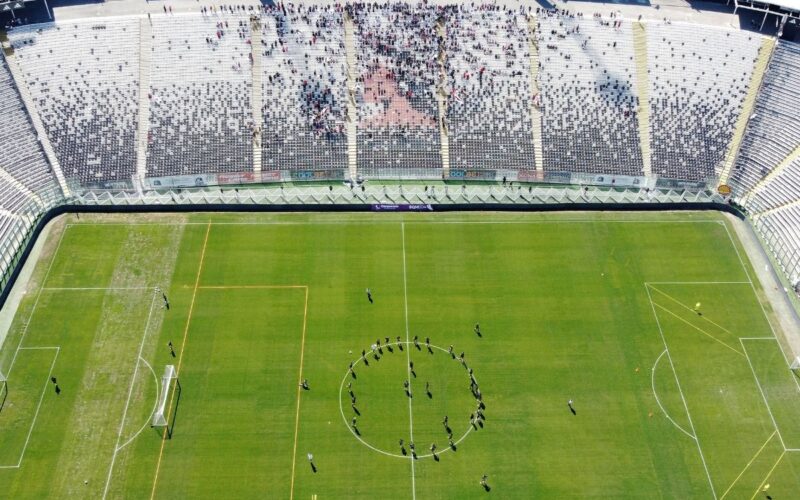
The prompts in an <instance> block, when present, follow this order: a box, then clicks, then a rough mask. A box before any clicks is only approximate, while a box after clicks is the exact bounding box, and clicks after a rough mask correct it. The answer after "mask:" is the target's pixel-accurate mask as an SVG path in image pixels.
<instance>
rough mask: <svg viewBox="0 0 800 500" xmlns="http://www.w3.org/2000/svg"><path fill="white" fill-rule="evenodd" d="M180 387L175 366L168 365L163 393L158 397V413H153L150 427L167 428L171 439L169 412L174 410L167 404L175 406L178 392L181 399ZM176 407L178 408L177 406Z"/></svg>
mask: <svg viewBox="0 0 800 500" xmlns="http://www.w3.org/2000/svg"><path fill="white" fill-rule="evenodd" d="M180 387H181V385H180V382H179V380H178V372H177V371H176V370H175V365H167V366H166V367H164V375H163V376H162V377H161V392H160V393H159V397H158V406H156V411H155V413H153V421H152V423H151V424H150V426H151V427H166V428H167V433H168V434H169V435H170V437H171V434H172V431H171V429H170V422H169V415H168V412H170V411H172V408H168V407H167V402H168V401H169V402H170V405H169V406H170V407H172V406H173V405H172V400H173V398H174V395H175V393H176V392H177V393H178V397H180ZM175 406H177V404H176V405H175Z"/></svg>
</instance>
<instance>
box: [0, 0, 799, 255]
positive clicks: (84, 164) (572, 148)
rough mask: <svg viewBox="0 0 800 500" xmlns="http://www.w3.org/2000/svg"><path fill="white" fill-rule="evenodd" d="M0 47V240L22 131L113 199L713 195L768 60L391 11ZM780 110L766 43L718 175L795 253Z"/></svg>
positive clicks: (32, 180) (530, 15)
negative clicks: (478, 185) (592, 183)
mask: <svg viewBox="0 0 800 500" xmlns="http://www.w3.org/2000/svg"><path fill="white" fill-rule="evenodd" d="M351 23H352V24H351ZM351 27H352V31H351ZM532 27H534V28H535V29H532ZM148 28H149V29H148ZM634 28H635V30H634ZM351 35H352V38H351ZM143 36H145V37H146V39H145V40H143V39H142V37H143ZM532 36H533V39H531V37H532ZM8 38H9V41H10V44H11V49H12V50H13V54H14V55H13V58H14V60H16V63H17V64H18V66H19V69H20V72H19V73H18V72H16V66H15V65H14V64H12V66H11V68H12V69H14V70H15V72H14V75H21V77H20V76H16V78H20V81H16V82H15V81H14V76H12V73H11V72H10V71H9V67H8V66H7V64H6V62H5V59H3V60H2V64H1V65H0V114H1V115H2V116H3V125H4V131H5V132H6V133H5V136H4V141H3V155H2V157H1V158H0V161H1V162H2V163H1V164H0V168H2V170H3V172H0V175H2V176H3V177H4V179H5V181H3V179H0V239H3V238H5V237H7V236H11V235H12V233H13V231H20V230H22V229H21V228H27V227H29V226H30V223H29V221H28V220H27V216H28V214H30V213H33V212H31V210H33V211H34V212H35V211H36V210H37V209H36V208H35V206H37V205H36V204H38V203H41V202H40V201H39V200H38V198H39V194H41V193H48V194H50V195H52V193H53V192H54V189H53V188H54V186H55V185H56V181H55V173H54V172H53V170H52V169H51V166H50V165H49V163H48V161H47V158H46V156H45V154H44V152H43V146H42V144H40V142H39V140H38V139H37V135H36V132H35V129H34V127H33V125H32V123H35V124H36V127H37V128H38V127H39V120H38V119H39V118H41V122H42V124H43V126H44V130H45V132H46V136H47V139H49V142H50V144H52V146H53V151H54V153H55V156H56V158H57V159H58V163H59V164H60V166H61V169H62V170H63V173H64V175H65V177H66V180H67V183H68V185H70V186H76V187H83V188H86V189H88V190H93V189H97V190H104V189H112V190H114V189H127V190H129V191H130V192H132V190H130V188H132V187H134V183H133V181H132V179H134V178H135V176H136V174H137V164H138V165H139V167H140V168H143V169H144V174H145V175H146V176H147V177H151V178H152V177H162V176H176V175H185V174H191V175H202V174H215V173H226V172H236V173H238V172H253V171H254V170H257V169H258V168H259V166H260V168H261V169H262V170H265V171H277V170H281V171H284V172H285V171H290V172H292V173H293V174H294V173H295V172H298V171H310V170H315V171H316V170H321V171H327V172H335V173H337V175H335V176H333V175H332V176H330V177H324V176H323V178H326V179H328V180H330V179H336V178H339V177H341V178H344V177H345V176H346V175H349V173H350V172H348V166H350V167H352V165H353V164H354V163H355V164H356V166H357V170H356V173H357V174H358V175H361V176H365V177H383V178H431V177H439V176H442V175H444V173H445V171H444V169H443V159H444V158H446V159H448V160H449V167H450V169H451V170H450V173H451V175H453V171H454V170H481V171H483V172H481V175H482V174H484V173H486V174H487V177H486V178H490V179H495V178H496V177H495V176H494V173H495V172H497V171H501V170H502V171H503V173H500V174H498V177H499V176H504V175H505V173H504V172H505V171H506V170H510V171H514V170H517V171H530V170H532V169H534V168H536V165H537V163H538V164H539V166H540V167H542V168H543V170H544V171H543V172H541V171H539V172H536V175H535V176H526V177H525V178H526V179H530V178H536V179H545V180H552V181H554V182H578V181H577V180H576V179H581V180H582V179H590V180H591V179H592V176H590V175H576V174H599V175H598V177H600V176H606V175H607V174H610V175H611V176H617V175H631V176H642V175H646V174H648V172H647V171H645V169H646V168H647V165H645V162H646V158H648V157H649V158H650V162H649V165H650V166H651V171H650V172H649V175H650V176H651V177H657V178H659V179H658V180H659V181H660V182H659V183H652V184H648V185H656V186H659V187H661V186H670V187H674V188H676V189H679V188H680V186H681V185H682V184H681V182H682V181H700V182H701V183H702V182H707V184H708V186H709V187H715V182H716V181H717V179H718V177H719V176H720V174H721V173H722V169H723V165H724V164H725V160H726V154H727V153H728V150H729V148H731V146H732V138H733V137H734V132H736V134H737V135H736V138H737V140H736V141H733V143H734V144H733V145H734V146H735V145H736V143H737V141H738V138H739V137H740V136H739V133H740V132H741V131H742V128H738V131H737V130H736V126H737V121H738V120H739V119H740V116H741V113H742V110H743V109H749V104H750V103H751V102H752V101H750V100H747V107H746V108H745V107H744V104H745V99H746V97H747V96H748V91H749V90H755V89H750V88H749V86H750V84H751V80H753V78H752V77H753V72H754V71H755V66H754V63H755V62H756V61H757V60H758V62H759V66H758V67H759V68H761V67H762V64H763V63H764V62H765V61H766V58H764V57H762V58H760V59H759V58H758V56H759V50H760V48H761V47H762V45H763V46H764V47H771V44H762V42H763V38H762V37H761V36H760V35H757V34H754V33H750V32H746V31H742V30H733V29H726V28H720V27H713V26H699V25H697V24H686V23H678V22H675V23H672V22H669V21H668V20H664V21H649V20H644V21H642V23H641V24H636V25H632V20H630V19H626V18H620V17H598V16H591V17H589V15H587V16H584V15H582V14H580V13H569V12H566V11H563V10H559V11H545V10H543V9H540V10H538V11H536V12H535V13H534V11H533V10H532V9H531V8H530V7H528V6H527V5H524V6H517V7H508V6H500V5H498V4H470V5H467V4H457V5H456V4H454V5H442V4H437V5H432V4H428V3H419V4H409V3H399V2H395V3H386V4H363V3H356V4H346V5H344V6H342V5H336V4H330V5H324V6H323V5H315V4H311V3H304V4H299V5H292V4H278V5H277V6H267V7H264V8H262V9H261V10H260V11H259V10H258V9H251V10H247V9H245V8H217V9H206V8H202V9H201V12H196V13H176V14H174V15H172V14H164V15H161V14H158V15H153V16H152V18H150V17H148V18H144V17H141V16H121V17H114V18H105V19H93V20H82V21H69V22H56V23H47V24H41V25H34V26H22V27H17V28H14V29H13V30H12V31H10V32H9V34H8ZM634 39H635V40H636V41H637V42H636V44H634ZM645 41H646V44H645V43H644V42H645ZM254 43H255V44H256V46H253V45H254ZM351 43H352V45H351ZM531 44H533V46H534V47H535V50H533V52H532V51H531ZM142 47H146V52H142V50H143V49H142ZM350 47H352V48H353V50H352V51H350V52H348V48H350ZM258 54H260V57H259V58H256V59H253V56H254V55H258ZM765 54H766V52H762V55H765ZM143 56H144V57H143ZM348 56H350V57H352V58H354V60H355V67H348V65H347V64H348V63H347V61H348ZM9 60H11V59H9ZM645 60H646V68H645V64H644V62H645ZM140 61H146V64H145V63H143V64H142V66H141V68H140V67H139V63H140ZM532 61H534V62H533V64H534V65H535V64H537V61H538V67H537V66H534V67H531V64H532ZM637 61H638V63H639V64H638V65H637V64H636V62H637ZM637 68H638V69H639V71H638V73H637ZM645 69H646V74H645ZM140 73H141V75H140ZM148 74H149V81H148V80H147V79H145V78H142V82H139V79H140V77H141V76H142V75H144V76H146V75H148ZM532 77H535V79H536V81H535V82H533V81H532ZM348 78H353V80H354V81H351V82H349V84H350V85H353V84H354V89H355V92H354V94H353V97H354V100H350V101H349V100H348V99H350V97H351V94H350V90H348ZM645 81H647V82H649V84H648V85H647V87H646V89H640V88H638V87H639V86H643V85H644V83H643V82H645ZM756 81H758V79H756ZM140 83H141V85H140ZM534 83H535V85H534ZM15 85H16V86H17V87H18V88H15ZM140 89H142V90H141V94H142V95H140ZM351 89H352V87H351ZM535 92H539V93H538V94H536V95H534V93H535ZM145 93H146V94H147V95H145ZM28 94H30V96H32V100H33V103H34V105H35V113H36V115H34V118H36V119H35V120H33V121H31V120H30V117H29V116H28V115H27V112H28V110H27V109H26V107H25V106H24V105H23V101H22V99H21V96H24V98H25V102H28ZM644 94H646V98H645V99H646V101H647V102H640V101H639V99H640V97H639V96H640V95H644ZM752 96H753V93H752V92H751V93H750V99H751V98H752ZM142 101H144V102H147V103H148V104H149V106H147V107H143V108H142V109H141V110H140V109H139V103H140V102H142ZM348 105H349V106H350V109H351V110H352V109H353V108H352V107H353V105H355V111H356V116H351V117H348V116H347V113H348V111H347V110H348ZM532 107H533V109H532ZM798 109H800V45H797V44H793V43H789V42H784V41H780V42H778V43H777V45H776V48H775V50H774V53H773V54H772V57H771V60H770V64H769V66H768V68H767V71H766V74H765V76H764V79H763V83H762V87H761V89H760V92H759V94H758V95H757V97H756V100H755V107H754V111H753V112H752V114H751V116H750V120H749V122H748V126H747V130H746V132H745V134H744V139H743V140H742V143H741V148H740V149H739V151H738V155H737V156H736V162H735V164H734V165H733V169H732V171H731V173H730V178H729V181H728V182H729V184H731V185H732V187H733V189H734V199H735V200H738V201H741V202H742V203H744V204H745V205H746V208H747V209H748V210H749V211H750V212H751V213H753V214H758V218H757V221H756V225H757V227H759V228H765V229H764V231H765V232H768V233H765V234H769V235H773V237H774V238H782V239H781V241H783V242H785V244H786V245H794V247H793V248H796V249H800V233H798V227H800V226H798V221H800V209H797V208H796V205H795V203H796V202H797V201H798V200H800V159H798V160H794V161H790V160H791V159H792V156H791V154H792V153H793V152H794V151H796V150H797V149H798V148H799V147H800V117H798V114H797V110H798ZM140 111H141V113H142V115H143V116H147V117H149V122H148V120H143V122H145V123H142V124H141V125H142V126H141V127H140V126H139V124H138V119H139V116H140ZM37 115H38V116H37ZM348 118H350V119H351V120H355V122H356V123H357V125H356V127H355V143H354V144H353V143H350V144H349V146H350V147H351V148H353V147H355V152H356V158H355V159H354V158H352V157H350V156H348V155H349V154H350V153H351V152H352V151H353V150H352V149H348V140H352V139H353V137H352V136H350V137H348V133H347V130H348V127H347V125H348V123H349V124H350V125H351V127H352V125H353V122H352V121H350V122H348ZM640 120H641V123H640ZM739 123H740V124H741V123H743V122H739ZM648 126H649V128H648ZM137 131H138V132H137ZM145 131H146V132H147V136H146V137H144V139H145V142H146V148H141V151H146V157H145V156H144V155H142V156H141V157H139V156H138V155H139V154H140V151H139V149H138V148H137V144H136V140H137V133H141V134H142V135H144V134H145ZM351 132H352V128H351ZM540 132H541V134H539V133H540ZM647 133H649V136H650V143H649V144H646V143H645V146H649V156H648V154H647V151H645V154H643V152H642V149H643V148H642V146H641V142H640V141H641V140H643V137H644V136H645V135H646V134H647ZM640 134H641V136H642V137H641V138H640ZM539 135H540V136H541V144H539V143H538V142H537V143H536V148H534V136H536V137H539ZM442 137H445V138H446V139H447V142H446V143H445V146H446V147H447V148H448V149H447V150H446V151H443V150H442V140H441V138H442ZM9 138H10V139H9ZM44 145H45V146H46V147H47V151H48V153H49V152H50V149H49V146H47V141H45V143H44ZM540 145H541V155H540V156H541V157H536V156H535V155H536V153H535V152H538V151H539V149H538V147H539V146H540ZM138 146H141V144H140V145H138ZM646 149H647V148H645V150H646ZM254 154H255V155H256V156H255V157H254ZM258 155H260V156H258ZM143 159H144V161H143ZM137 160H138V163H137ZM725 165H726V168H727V166H728V164H725ZM779 165H780V168H778V166H779ZM54 167H55V165H54ZM776 168H777V170H776ZM464 175H466V174H464ZM453 177H454V178H456V177H458V176H457V175H453ZM478 177H479V176H478ZM522 177H523V176H522V175H521V176H520V178H522ZM270 178H272V179H277V178H278V176H274V177H270ZM293 178H294V177H293ZM300 178H305V177H302V176H300ZM500 178H502V177H500ZM650 180H653V179H650ZM695 185H697V184H695ZM78 191H80V189H78ZM32 203H33V205H32ZM32 207H33V208H32ZM0 253H2V252H0ZM798 254H800V252H798ZM796 260H797V261H800V258H798V259H796Z"/></svg>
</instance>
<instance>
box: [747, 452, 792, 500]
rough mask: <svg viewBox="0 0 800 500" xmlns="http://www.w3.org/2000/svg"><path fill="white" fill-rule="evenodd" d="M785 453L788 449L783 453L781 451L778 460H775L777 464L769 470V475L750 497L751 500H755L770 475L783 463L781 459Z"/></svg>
mask: <svg viewBox="0 0 800 500" xmlns="http://www.w3.org/2000/svg"><path fill="white" fill-rule="evenodd" d="M784 455H786V450H784V451H783V453H781V456H779V457H778V460H777V461H776V462H775V465H773V466H772V468H771V469H770V470H769V472H767V477H765V478H764V480H763V481H761V484H759V485H758V488H756V492H755V493H753V496H752V497H750V500H753V499H754V498H755V497H756V495H758V492H759V491H761V488H763V487H764V484H765V483H766V482H767V481H769V477H770V476H771V475H772V472H773V471H774V470H775V468H776V467H777V466H778V464H779V463H781V460H783V456H784Z"/></svg>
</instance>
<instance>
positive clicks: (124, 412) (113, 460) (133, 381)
mask: <svg viewBox="0 0 800 500" xmlns="http://www.w3.org/2000/svg"><path fill="white" fill-rule="evenodd" d="M157 296H158V292H157V291H156V289H155V288H154V289H153V298H152V299H151V300H150V311H149V312H148V313H147V321H146V322H145V324H144V332H143V333H142V340H141V342H139V352H138V353H137V355H136V364H135V365H134V367H133V376H131V384H130V386H129V387H128V398H127V399H126V400H125V408H124V409H123V410H122V418H121V419H120V422H119V430H118V431H117V441H116V443H114V453H113V454H112V455H111V464H110V465H109V466H108V476H106V485H105V487H104V488H103V498H106V496H108V488H109V487H110V486H111V475H112V473H113V472H114V464H115V463H116V461H117V454H118V453H119V450H120V446H119V442H120V440H121V439H122V430H123V429H124V428H125V420H126V419H127V418H128V408H129V407H130V404H131V397H132V396H133V387H134V385H136V375H138V373H139V362H140V361H139V360H141V359H142V352H143V351H144V343H145V340H147V332H148V330H149V329H150V320H151V319H152V318H153V308H154V307H155V304H156V297H157ZM156 390H158V385H156Z"/></svg>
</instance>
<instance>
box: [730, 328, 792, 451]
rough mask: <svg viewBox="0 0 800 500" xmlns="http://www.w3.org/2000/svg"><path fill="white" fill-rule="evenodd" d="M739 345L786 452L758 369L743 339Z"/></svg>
mask: <svg viewBox="0 0 800 500" xmlns="http://www.w3.org/2000/svg"><path fill="white" fill-rule="evenodd" d="M739 344H741V345H742V350H743V351H744V357H745V358H747V364H748V365H750V371H752V372H753V379H755V381H756V385H757V386H758V392H760V393H761V397H762V398H763V399H764V405H765V406H766V407H767V412H768V413H769V418H770V419H772V425H773V426H774V427H775V432H777V433H778V439H780V441H781V446H782V447H783V449H784V450H786V444H785V443H784V442H783V436H781V431H780V429H778V422H776V421H775V416H774V415H773V414H772V409H771V408H770V407H769V403H768V402H767V396H766V394H764V389H763V388H762V387H761V382H759V381H758V376H757V375H756V369H755V368H753V363H751V362H750V355H749V354H747V348H746V347H745V346H744V342H742V339H739Z"/></svg>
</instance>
